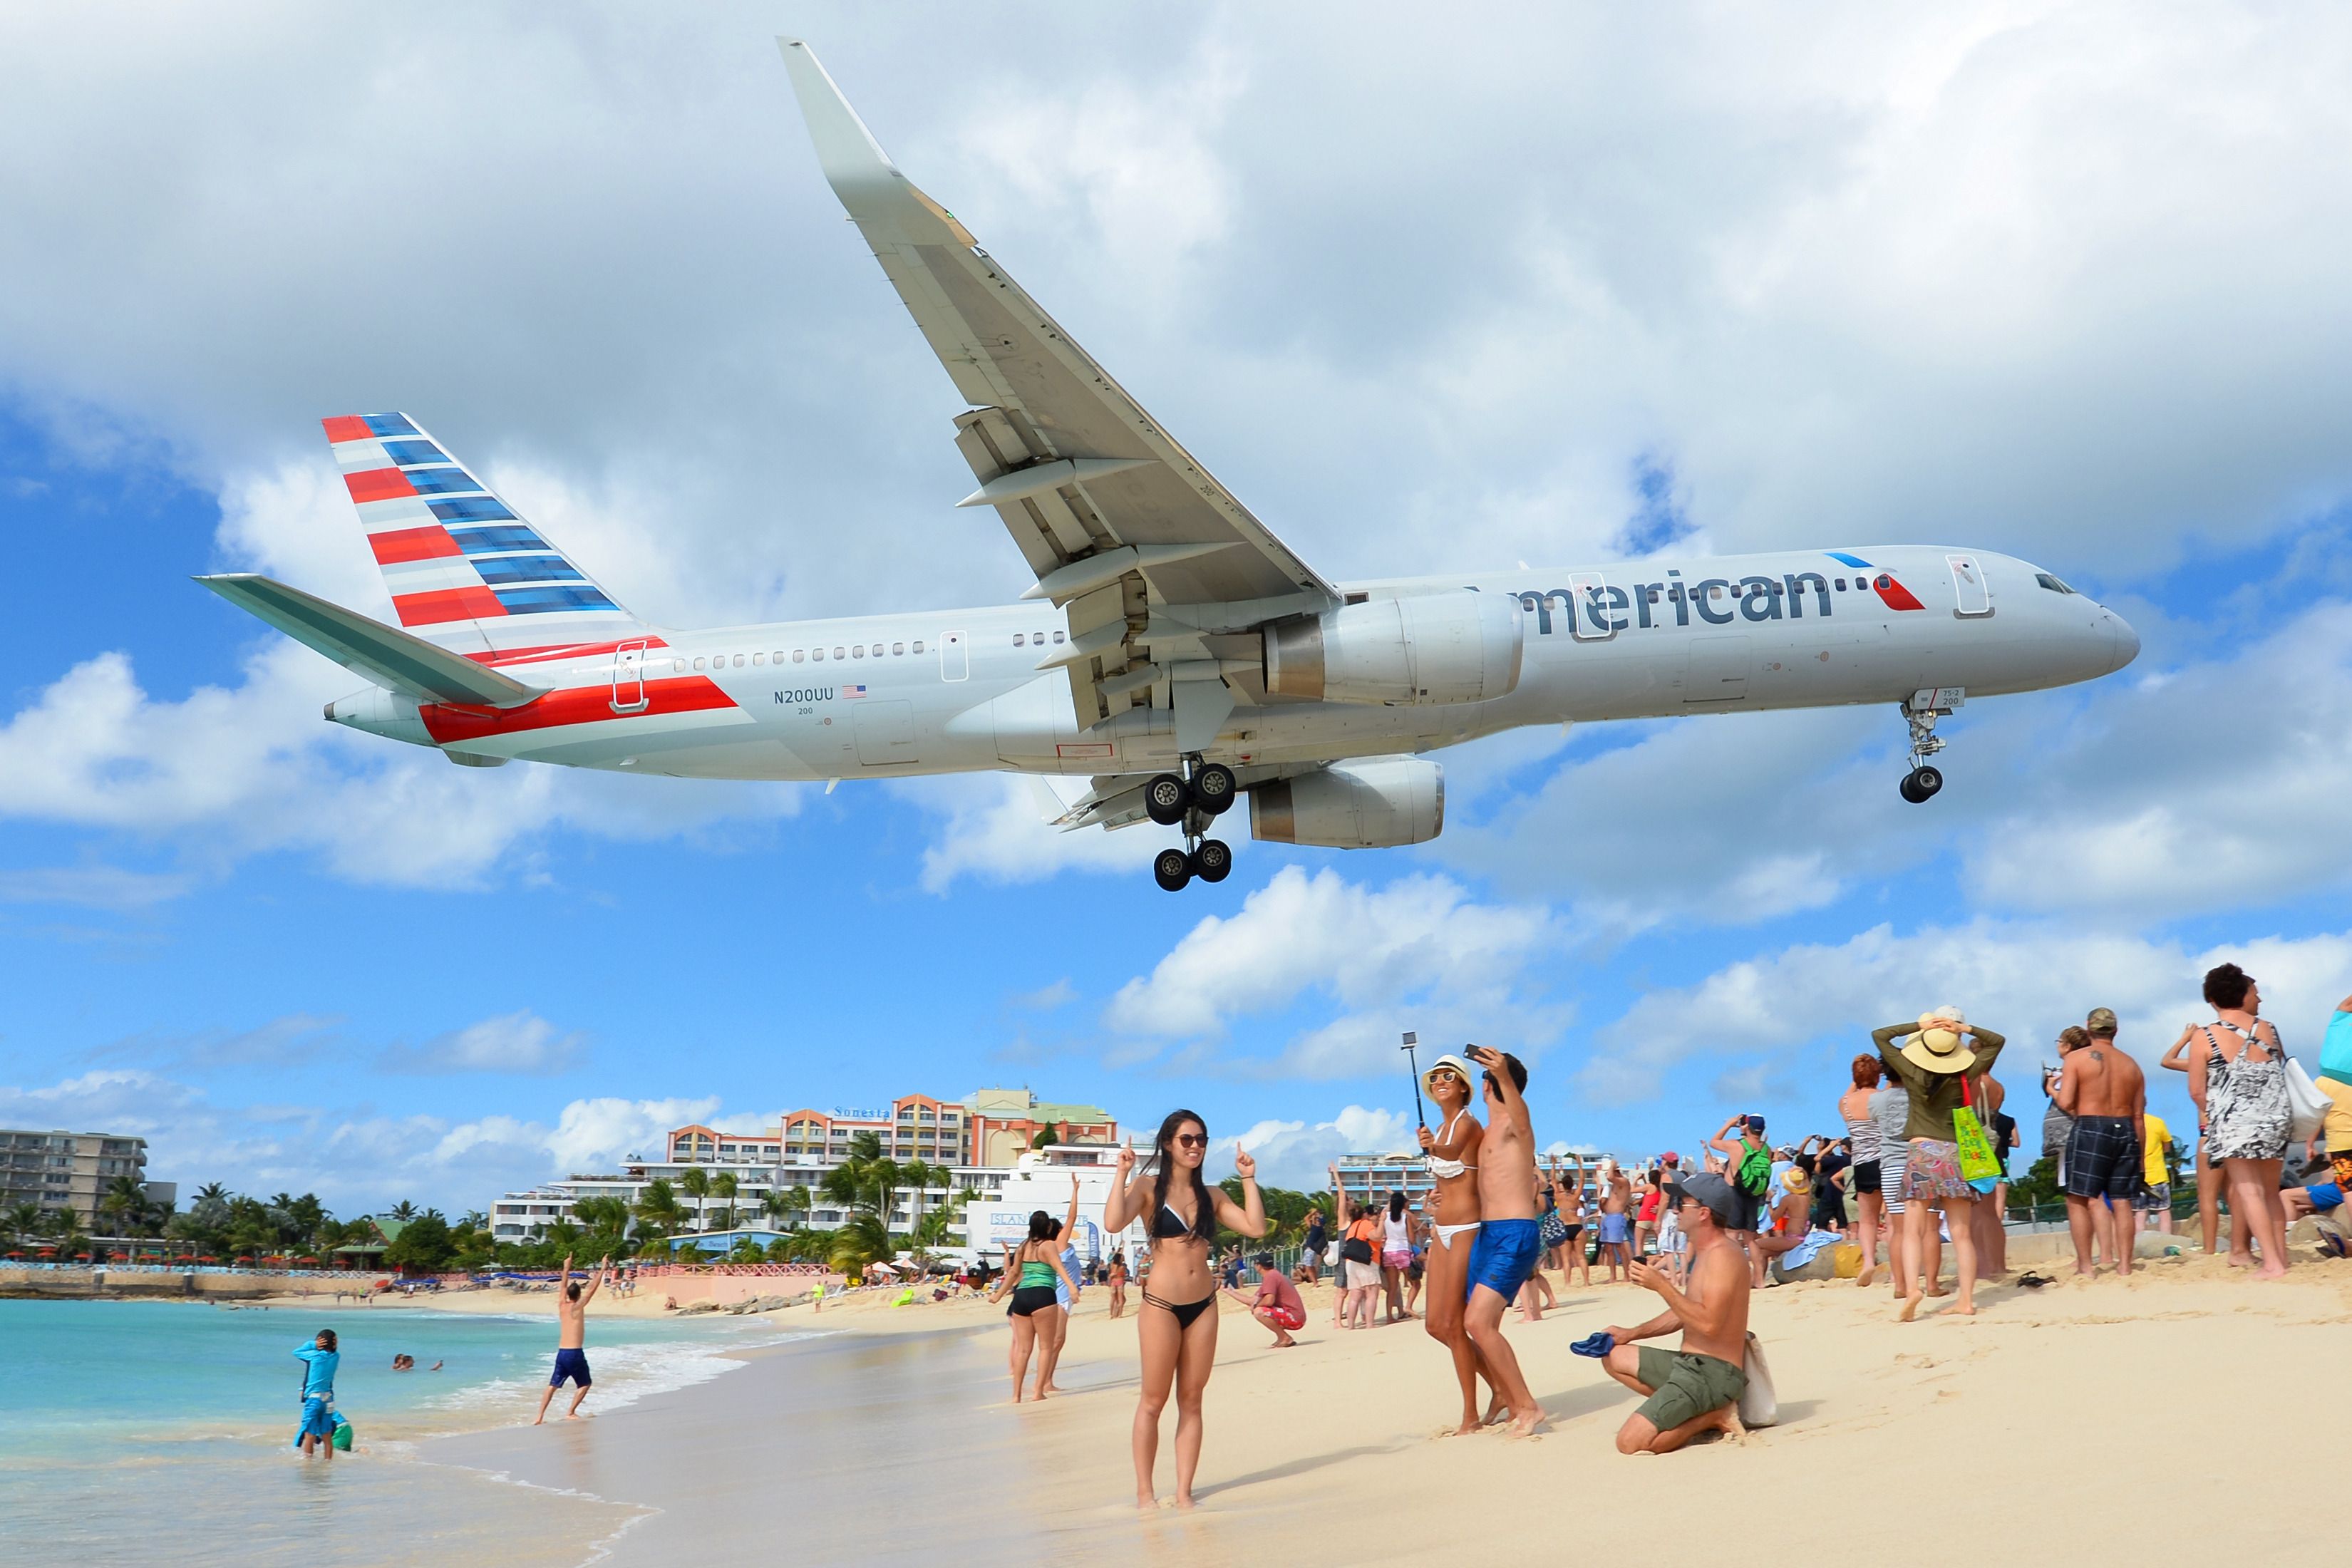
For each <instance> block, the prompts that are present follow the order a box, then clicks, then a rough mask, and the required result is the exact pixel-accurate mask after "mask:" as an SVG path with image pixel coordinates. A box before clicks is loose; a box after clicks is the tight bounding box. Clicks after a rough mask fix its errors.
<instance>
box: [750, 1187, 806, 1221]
mask: <svg viewBox="0 0 2352 1568" xmlns="http://www.w3.org/2000/svg"><path fill="white" fill-rule="evenodd" d="M808 1210H809V1190H808V1189H807V1188H806V1187H798V1186H795V1187H775V1188H772V1189H771V1190H770V1191H769V1193H768V1195H767V1196H766V1197H763V1198H761V1200H760V1212H761V1213H762V1214H764V1215H767V1216H768V1217H769V1218H770V1219H772V1220H774V1221H776V1222H777V1223H778V1224H780V1225H782V1226H783V1227H784V1228H785V1229H787V1230H790V1229H793V1227H794V1226H797V1225H798V1224H799V1223H800V1222H801V1221H802V1220H804V1219H806V1218H807V1217H808Z"/></svg>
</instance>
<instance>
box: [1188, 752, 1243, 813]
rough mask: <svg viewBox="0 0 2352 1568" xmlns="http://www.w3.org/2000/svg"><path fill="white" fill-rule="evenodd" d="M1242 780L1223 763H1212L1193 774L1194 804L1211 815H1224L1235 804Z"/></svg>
mask: <svg viewBox="0 0 2352 1568" xmlns="http://www.w3.org/2000/svg"><path fill="white" fill-rule="evenodd" d="M1240 785H1241V781H1240V780H1238V779H1236V778H1234V770H1233V769H1231V768H1229V767H1227V766H1225V764H1224V763H1207V764H1206V765H1204V766H1203V767H1202V768H1201V769H1200V771H1199V772H1197V773H1194V774H1193V775H1192V804H1193V805H1197V806H1199V807H1200V808H1201V809H1202V811H1205V812H1207V813H1208V814H1209V815H1210V816H1223V815H1224V814H1225V812H1226V811H1227V810H1228V809H1229V808H1231V806H1232V805H1233V804H1234V794H1235V792H1236V791H1237V790H1238V789H1239V788H1240Z"/></svg>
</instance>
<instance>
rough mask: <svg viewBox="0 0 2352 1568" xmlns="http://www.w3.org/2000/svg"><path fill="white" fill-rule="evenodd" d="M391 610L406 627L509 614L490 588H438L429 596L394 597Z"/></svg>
mask: <svg viewBox="0 0 2352 1568" xmlns="http://www.w3.org/2000/svg"><path fill="white" fill-rule="evenodd" d="M392 607H393V610H394V613H395V614H397V615H398V616H400V624H401V625H402V626H439V625H440V624H441V623H442V622H444V621H481V620H489V619H492V618H494V617H497V616H503V615H505V614H506V613H507V607H506V606H505V605H501V604H499V596H498V595H496V594H493V593H491V592H490V591H489V590H488V588H436V589H435V590H434V591H433V592H432V593H430V594H394V595H393V596H392Z"/></svg>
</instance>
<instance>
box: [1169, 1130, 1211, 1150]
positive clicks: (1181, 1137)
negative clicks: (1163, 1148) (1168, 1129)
mask: <svg viewBox="0 0 2352 1568" xmlns="http://www.w3.org/2000/svg"><path fill="white" fill-rule="evenodd" d="M1176 1142H1177V1143H1178V1144H1180V1145H1181V1146H1182V1147H1184V1148H1187V1149H1205V1148H1207V1147H1208V1146H1209V1135H1208V1134H1207V1133H1205V1132H1179V1133H1178V1134H1176Z"/></svg>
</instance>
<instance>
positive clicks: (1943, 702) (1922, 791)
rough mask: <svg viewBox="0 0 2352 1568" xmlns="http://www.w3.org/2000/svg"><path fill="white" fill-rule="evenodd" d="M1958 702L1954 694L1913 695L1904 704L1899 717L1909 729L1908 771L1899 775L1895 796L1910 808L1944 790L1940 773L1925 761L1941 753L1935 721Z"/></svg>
mask: <svg viewBox="0 0 2352 1568" xmlns="http://www.w3.org/2000/svg"><path fill="white" fill-rule="evenodd" d="M1958 701H1959V693H1958V691H1956V690H1940V691H1919V692H1914V693H1913V694H1912V695H1911V696H1910V697H1909V698H1908V699H1906V700H1905V701H1904V704H1903V717H1904V718H1905V719H1906V720H1907V721H1910V725H1911V771H1910V772H1909V773H1905V774H1904V775H1903V782H1902V783H1901V784H1897V785H1896V786H1895V793H1896V794H1898V795H1902V797H1903V798H1904V799H1905V800H1907V801H1909V802H1910V803H1911V804H1912V805H1920V804H1921V803H1923V802H1926V801H1929V800H1933V799H1934V798H1935V796H1936V792H1937V790H1940V789H1942V788H1943V787H1944V770H1943V769H1941V768H1938V767H1935V766H1932V765H1931V764H1930V763H1928V761H1927V759H1928V758H1929V757H1932V756H1934V755H1935V754H1936V753H1937V752H1940V751H1942V750H1943V749H1944V739H1943V737H1942V736H1940V735H1938V734H1937V733H1936V721H1937V719H1939V718H1941V717H1943V715H1945V714H1947V713H1949V712H1950V711H1951V710H1952V708H1953V707H1954V706H1955V705H1957V704H1958Z"/></svg>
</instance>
